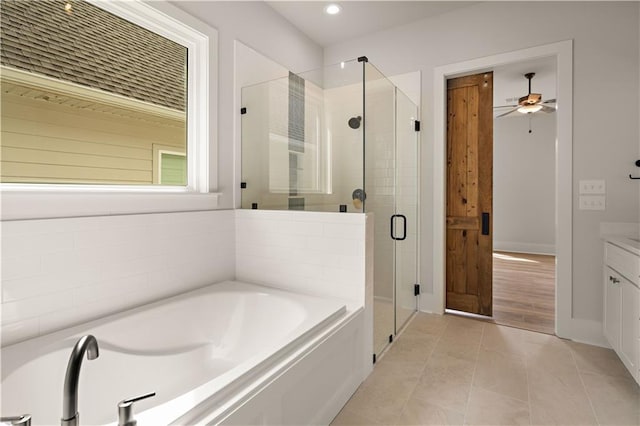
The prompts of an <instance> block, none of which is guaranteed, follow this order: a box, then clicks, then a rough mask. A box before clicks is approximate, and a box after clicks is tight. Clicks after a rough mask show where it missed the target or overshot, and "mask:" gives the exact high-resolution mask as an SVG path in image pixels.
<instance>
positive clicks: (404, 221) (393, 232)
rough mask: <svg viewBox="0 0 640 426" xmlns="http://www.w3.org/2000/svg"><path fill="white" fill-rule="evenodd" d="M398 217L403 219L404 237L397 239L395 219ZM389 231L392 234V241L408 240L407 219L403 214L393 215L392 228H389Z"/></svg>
mask: <svg viewBox="0 0 640 426" xmlns="http://www.w3.org/2000/svg"><path fill="white" fill-rule="evenodd" d="M397 217H398V218H401V219H402V237H396V231H395V223H396V221H395V219H396V218H397ZM389 230H390V232H391V239H393V240H396V241H402V240H406V239H407V217H406V216H405V215H403V214H394V215H391V226H390V227H389Z"/></svg>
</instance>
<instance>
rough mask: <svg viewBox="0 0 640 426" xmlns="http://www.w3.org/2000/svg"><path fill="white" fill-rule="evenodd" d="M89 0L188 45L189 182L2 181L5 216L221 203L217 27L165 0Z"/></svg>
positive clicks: (120, 211) (154, 209)
mask: <svg viewBox="0 0 640 426" xmlns="http://www.w3.org/2000/svg"><path fill="white" fill-rule="evenodd" d="M86 1H87V2H89V3H91V4H93V5H94V6H97V7H100V8H102V9H103V10H105V11H107V12H109V13H112V14H114V15H116V16H119V17H121V18H123V19H126V20H128V21H130V22H132V23H134V24H137V25H140V26H141V27H144V28H146V29H148V30H150V31H152V32H154V33H156V34H159V35H161V36H163V37H165V38H167V39H170V40H172V41H174V42H176V43H178V44H180V45H182V46H184V47H185V48H186V49H187V52H188V54H187V104H186V107H187V123H186V129H187V144H186V150H187V154H188V155H187V186H185V187H182V186H177V187H176V186H170V185H166V186H163V185H153V184H151V185H97V184H38V183H35V184H31V183H0V192H1V193H2V199H1V201H2V203H1V206H2V220H16V219H33V218H49V217H73V216H99V215H109V214H133V213H146V212H165V211H188V210H201V209H211V208H216V207H217V204H218V203H217V202H218V198H219V195H220V194H219V193H217V192H210V188H215V186H216V185H217V182H216V179H215V177H216V174H215V173H213V171H210V167H214V166H215V165H216V161H215V160H216V159H217V157H216V155H215V153H216V152H217V140H216V132H215V131H211V132H210V129H214V130H215V128H216V127H217V126H216V124H217V123H216V120H215V112H216V109H215V108H210V105H211V106H214V105H215V103H214V101H215V96H216V95H217V92H216V87H217V74H216V73H215V67H216V66H217V58H216V53H217V52H216V49H217V31H216V30H215V29H213V28H211V27H209V26H207V25H205V24H203V23H202V22H200V21H198V20H196V19H195V18H192V17H191V16H190V15H188V14H186V13H185V12H183V11H181V10H180V9H178V8H177V7H175V6H173V5H171V4H168V3H165V2H154V3H153V4H147V3H144V2H142V1H140V0H134V1H127V2H113V1H105V0H86ZM210 70H212V71H213V72H212V73H211V74H210ZM212 178H213V179H212ZM97 195H99V197H95V196H97ZM133 195H135V196H136V197H138V198H136V202H131V200H132V199H133V198H132V196H133ZM177 195H180V201H178V202H175V196H177ZM87 199H93V200H95V201H98V200H100V201H99V202H96V203H94V204H93V207H91V208H82V209H80V210H78V209H77V206H78V205H79V204H78V202H79V201H82V200H87ZM64 200H67V202H65V201H64ZM68 200H74V201H76V200H77V201H76V202H75V203H74V202H72V203H71V204H69V203H68ZM143 200H146V203H145V204H141V203H140V202H139V201H143ZM82 202H84V201H82ZM142 205H144V208H141V206H142ZM114 206H115V208H114Z"/></svg>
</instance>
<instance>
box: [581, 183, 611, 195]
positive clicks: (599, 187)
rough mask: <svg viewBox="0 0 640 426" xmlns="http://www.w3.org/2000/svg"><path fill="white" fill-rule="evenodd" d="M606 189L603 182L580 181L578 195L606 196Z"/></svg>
mask: <svg viewBox="0 0 640 426" xmlns="http://www.w3.org/2000/svg"><path fill="white" fill-rule="evenodd" d="M606 193H607V187H606V185H605V181H604V180H581V181H580V194H606Z"/></svg>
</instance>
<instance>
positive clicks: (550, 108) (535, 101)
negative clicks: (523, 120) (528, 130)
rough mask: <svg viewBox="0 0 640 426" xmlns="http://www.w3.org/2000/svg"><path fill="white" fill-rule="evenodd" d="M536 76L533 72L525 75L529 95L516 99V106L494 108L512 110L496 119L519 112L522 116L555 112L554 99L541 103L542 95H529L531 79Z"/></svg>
mask: <svg viewBox="0 0 640 426" xmlns="http://www.w3.org/2000/svg"><path fill="white" fill-rule="evenodd" d="M534 75H536V73H534V72H530V73H527V74H525V75H524V76H525V78H526V79H527V80H529V93H528V94H527V95H526V96H523V97H521V98H519V99H518V105H504V106H499V107H496V108H504V107H511V108H513V109H511V110H509V111H507V112H505V113H503V114H500V115H498V116H497V117H496V118H500V117H504V116H506V115H509V114H512V113H514V112H516V111H517V112H519V113H522V114H532V113H534V112H538V111H542V112H555V110H556V107H555V105H549V104H555V102H556V100H555V99H549V100H548V101H544V102H542V94H541V93H531V79H532V78H533V76H534Z"/></svg>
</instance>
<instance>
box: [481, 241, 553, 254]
mask: <svg viewBox="0 0 640 426" xmlns="http://www.w3.org/2000/svg"><path fill="white" fill-rule="evenodd" d="M493 249H494V250H497V251H510V252H514V253H532V254H549V255H555V254H556V247H555V245H554V244H536V243H523V242H518V241H494V242H493Z"/></svg>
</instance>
